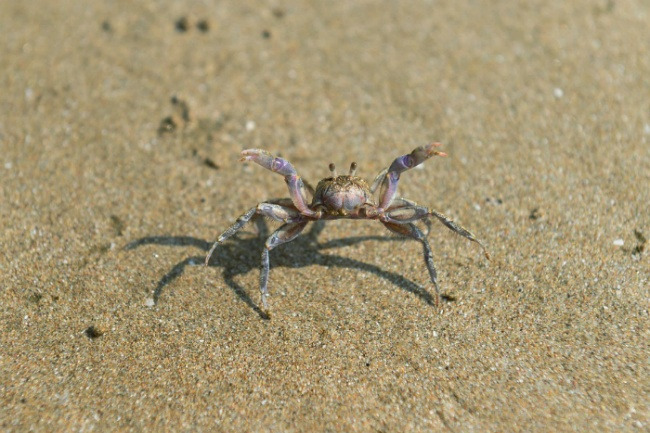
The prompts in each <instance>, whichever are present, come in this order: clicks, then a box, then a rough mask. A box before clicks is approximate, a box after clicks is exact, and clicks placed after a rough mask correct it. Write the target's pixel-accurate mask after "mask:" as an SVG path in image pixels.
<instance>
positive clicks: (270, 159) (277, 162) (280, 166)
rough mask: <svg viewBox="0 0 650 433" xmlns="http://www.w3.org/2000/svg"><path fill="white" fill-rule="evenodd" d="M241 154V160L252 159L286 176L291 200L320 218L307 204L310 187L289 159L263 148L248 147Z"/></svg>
mask: <svg viewBox="0 0 650 433" xmlns="http://www.w3.org/2000/svg"><path fill="white" fill-rule="evenodd" d="M241 156H242V157H241V161H252V162H254V163H256V164H259V165H261V166H262V167H264V168H266V169H267V170H271V171H272V172H274V173H278V174H281V175H282V176H284V180H285V182H286V183H287V187H288V188H289V195H290V196H291V200H292V201H293V204H294V205H295V206H296V208H297V209H298V210H299V211H300V213H302V214H303V215H305V216H307V217H310V218H315V219H318V218H320V212H315V211H313V210H311V209H310V208H309V206H308V205H307V198H306V197H305V193H304V191H305V190H307V191H309V189H310V188H309V187H306V186H305V184H304V182H303V181H302V179H300V176H298V173H297V172H296V169H295V168H293V165H291V163H290V162H289V161H287V160H286V159H283V158H279V157H275V156H273V155H271V154H270V153H269V152H267V151H266V150H262V149H246V150H244V151H242V153H241Z"/></svg>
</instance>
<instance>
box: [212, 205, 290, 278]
mask: <svg viewBox="0 0 650 433" xmlns="http://www.w3.org/2000/svg"><path fill="white" fill-rule="evenodd" d="M277 201H280V200H277ZM255 214H260V215H264V216H267V217H269V218H272V219H274V220H276V221H282V222H284V223H288V222H295V221H300V220H301V219H302V217H301V216H300V213H299V212H298V211H297V210H296V209H293V208H291V207H288V206H282V205H280V204H275V203H259V204H258V205H257V206H255V207H254V208H252V209H249V210H248V211H247V212H246V213H245V214H243V215H241V216H240V217H239V218H237V220H236V221H235V223H234V224H233V225H231V226H230V227H229V228H228V229H227V230H226V231H225V232H223V233H221V235H219V237H218V238H217V241H216V242H215V243H214V244H213V245H212V248H210V251H209V252H208V255H207V256H206V257H205V266H208V263H209V262H210V257H211V256H212V253H213V252H214V250H215V249H216V248H217V247H218V246H219V245H220V244H221V243H222V242H223V241H225V240H226V239H228V238H229V237H231V236H232V235H234V234H235V233H237V232H238V231H239V230H241V229H242V227H244V225H245V224H246V223H247V222H248V221H250V220H251V218H253V215H255Z"/></svg>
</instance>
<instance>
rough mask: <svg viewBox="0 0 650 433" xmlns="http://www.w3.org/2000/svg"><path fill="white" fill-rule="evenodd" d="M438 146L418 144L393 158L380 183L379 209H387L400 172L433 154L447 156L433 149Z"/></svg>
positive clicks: (394, 192)
mask: <svg viewBox="0 0 650 433" xmlns="http://www.w3.org/2000/svg"><path fill="white" fill-rule="evenodd" d="M439 146H441V144H440V143H430V144H427V145H425V146H420V147H417V148H415V149H413V151H412V152H411V153H409V154H407V155H402V156H400V157H397V158H395V160H394V161H393V163H392V164H391V165H390V167H389V168H388V171H387V172H386V175H385V177H384V180H383V182H382V185H381V191H380V194H379V196H380V202H379V209H380V210H381V211H383V210H385V209H387V208H388V206H389V205H390V203H391V201H392V200H393V197H395V194H396V192H397V184H398V182H399V177H400V174H402V173H404V172H405V171H406V170H409V169H411V168H413V167H415V166H418V165H420V164H422V163H423V162H424V161H426V160H427V159H429V158H431V157H432V156H434V155H438V156H447V154H446V153H444V152H440V151H438V150H435V148H436V147H439ZM380 176H381V174H380Z"/></svg>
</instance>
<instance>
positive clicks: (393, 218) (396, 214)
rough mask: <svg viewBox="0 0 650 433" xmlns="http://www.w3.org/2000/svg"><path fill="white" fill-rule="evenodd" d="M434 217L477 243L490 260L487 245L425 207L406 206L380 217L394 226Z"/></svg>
mask: <svg viewBox="0 0 650 433" xmlns="http://www.w3.org/2000/svg"><path fill="white" fill-rule="evenodd" d="M429 216H433V217H436V218H438V219H439V220H440V221H441V222H442V223H443V224H444V225H445V226H446V227H447V228H448V229H450V230H452V231H453V232H455V233H457V234H459V235H461V236H463V237H464V238H467V239H469V240H470V241H472V242H475V243H477V244H478V245H479V246H480V247H481V248H482V249H483V254H485V257H486V258H487V259H488V260H490V253H488V251H487V249H486V248H485V245H483V243H482V242H481V241H479V240H478V239H477V238H476V237H475V236H474V235H473V234H472V232H470V231H469V230H467V229H466V228H464V227H462V226H460V225H458V224H456V223H455V222H454V221H453V220H451V219H450V218H448V217H447V216H445V215H443V214H441V213H440V212H436V211H435V210H430V209H428V208H426V207H424V206H417V205H415V206H404V207H399V208H396V209H390V208H389V209H388V211H386V212H385V213H384V215H383V216H381V217H380V220H381V221H382V222H388V223H393V224H409V223H412V222H414V221H417V220H420V219H423V218H427V217H429Z"/></svg>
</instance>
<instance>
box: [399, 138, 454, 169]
mask: <svg viewBox="0 0 650 433" xmlns="http://www.w3.org/2000/svg"><path fill="white" fill-rule="evenodd" d="M438 146H441V144H440V143H431V144H427V145H426V146H420V147H417V148H415V149H413V151H412V152H411V153H409V154H408V155H402V156H400V157H399V158H396V159H395V160H394V161H393V163H392V164H391V165H390V167H389V168H388V172H389V173H391V172H392V173H396V174H400V173H403V172H405V171H406V170H409V169H411V168H413V167H415V166H418V165H420V164H422V163H423V162H424V161H426V160H427V159H429V158H431V157H432V156H434V155H438V156H447V154H446V153H444V152H440V151H438V150H435V148H436V147H438Z"/></svg>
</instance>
